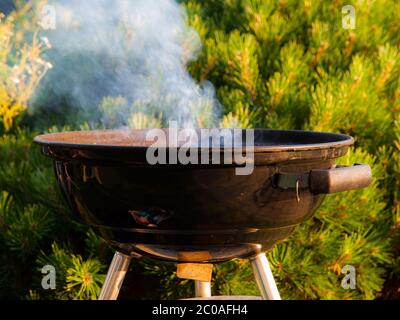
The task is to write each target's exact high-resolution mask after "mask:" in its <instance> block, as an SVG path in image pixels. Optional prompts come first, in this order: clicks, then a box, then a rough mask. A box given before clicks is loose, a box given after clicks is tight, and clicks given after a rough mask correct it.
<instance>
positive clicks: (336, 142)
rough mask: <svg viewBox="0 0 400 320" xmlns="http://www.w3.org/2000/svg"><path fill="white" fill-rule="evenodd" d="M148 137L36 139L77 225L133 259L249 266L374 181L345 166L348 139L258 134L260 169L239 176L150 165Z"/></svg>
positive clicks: (93, 134)
mask: <svg viewBox="0 0 400 320" xmlns="http://www.w3.org/2000/svg"><path fill="white" fill-rule="evenodd" d="M164 132H166V133H167V134H168V133H169V131H168V130H164ZM147 133H148V130H102V131H80V132H62V133H53V134H45V135H40V136H38V137H36V138H35V142H36V143H38V144H39V145H40V146H41V148H42V152H43V153H44V154H45V155H47V156H49V157H51V158H52V159H53V160H54V168H55V174H56V179H57V182H58V185H59V186H60V188H61V192H62V194H63V196H64V198H65V200H66V202H67V204H68V206H69V207H70V209H71V213H72V214H73V215H74V217H76V218H78V219H79V220H80V221H82V222H83V223H85V224H88V225H90V226H91V227H93V228H94V230H95V231H96V232H97V233H98V234H99V235H100V236H101V237H102V238H104V239H105V240H106V241H107V242H108V243H109V244H111V245H112V246H113V247H114V248H115V249H116V250H118V251H122V252H124V253H127V254H137V255H146V256H150V257H153V258H157V259H162V260H167V261H174V262H182V261H185V262H219V261H225V260H229V259H232V258H235V257H241V258H246V257H249V256H252V255H255V254H257V253H259V252H260V251H265V250H268V249H270V248H271V247H272V246H273V245H275V244H276V243H277V242H279V241H281V240H283V239H285V238H287V237H288V236H289V235H290V234H291V233H292V232H293V231H294V228H295V226H296V225H297V224H299V223H301V222H303V221H305V220H306V219H308V218H310V217H311V216H312V214H313V213H314V212H315V210H316V209H317V208H318V207H319V205H320V204H321V202H322V200H323V197H324V194H326V193H330V192H339V191H345V190H348V189H355V188H361V187H365V186H366V185H368V184H369V182H370V180H371V172H370V168H369V167H368V166H365V165H360V166H352V167H347V168H335V160H336V159H337V158H339V157H341V156H343V155H344V154H345V153H346V152H347V149H348V147H349V146H350V145H352V144H353V139H352V138H351V137H349V136H346V135H342V134H333V133H321V132H312V131H283V130H267V129H255V130H254V170H253V171H252V173H251V174H250V175H236V170H235V169H236V168H237V167H238V166H239V165H238V164H236V163H235V161H234V162H233V164H228V165H226V164H207V165H194V164H191V165H183V164H157V165H150V164H149V163H148V162H147V160H146V152H147V150H148V149H149V147H150V144H149V143H148V142H146V139H145V137H146V134H147ZM243 134H244V131H243ZM165 148H166V151H169V149H168V146H165ZM223 151H224V149H223V148H222V149H221V150H214V149H210V153H213V152H223Z"/></svg>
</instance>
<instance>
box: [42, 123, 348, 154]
mask: <svg viewBox="0 0 400 320" xmlns="http://www.w3.org/2000/svg"><path fill="white" fill-rule="evenodd" d="M216 129H219V128H216ZM133 130H138V131H141V129H133ZM144 130H147V129H143V130H142V131H144ZM254 130H255V131H258V132H261V131H262V132H271V133H283V134H294V135H295V134H302V135H307V134H309V135H312V136H318V135H320V136H321V137H325V138H327V137H330V138H332V139H334V138H336V139H337V140H336V141H330V142H320V143H299V144H292V145H269V146H268V145H264V146H263V145H255V146H254V149H253V150H254V153H255V154H257V153H280V152H297V151H312V150H325V149H337V148H345V147H349V146H351V145H353V144H354V139H353V138H352V137H351V136H349V135H345V134H341V133H333V132H320V131H311V130H274V129H254ZM118 131H121V129H116V130H114V129H111V130H86V131H65V132H57V133H47V134H41V135H38V136H36V137H35V138H34V142H35V143H36V144H39V145H41V146H49V147H58V148H60V147H61V148H63V149H74V150H88V151H89V150H90V151H109V150H113V151H118V150H122V151H130V152H139V153H141V152H146V151H147V150H148V149H150V148H151V147H149V146H138V145H118V144H89V143H78V142H76V143H74V142H65V141H56V140H55V139H54V140H50V139H49V138H52V137H57V136H65V135H69V134H71V135H73V134H80V133H82V132H84V133H85V134H86V133H92V134H95V133H96V132H97V133H105V132H118ZM159 149H161V150H163V149H164V150H165V149H167V150H168V149H169V148H168V147H160V148H159ZM207 149H208V150H209V151H210V153H212V152H216V150H219V151H220V152H221V153H222V152H224V151H226V150H232V149H233V150H235V149H234V148H224V147H220V148H218V149H215V148H207ZM198 150H199V152H201V150H203V148H198ZM240 150H242V151H243V152H244V151H248V150H251V148H247V147H244V148H241V149H240Z"/></svg>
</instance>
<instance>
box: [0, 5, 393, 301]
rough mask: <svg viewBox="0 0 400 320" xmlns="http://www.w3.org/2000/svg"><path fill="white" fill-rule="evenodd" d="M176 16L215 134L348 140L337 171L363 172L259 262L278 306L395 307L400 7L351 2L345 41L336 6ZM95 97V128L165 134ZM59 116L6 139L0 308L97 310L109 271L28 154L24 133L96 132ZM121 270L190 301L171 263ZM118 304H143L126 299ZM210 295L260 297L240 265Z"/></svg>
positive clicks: (150, 116) (31, 151) (134, 109)
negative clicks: (47, 304)
mask: <svg viewBox="0 0 400 320" xmlns="http://www.w3.org/2000/svg"><path fill="white" fill-rule="evenodd" d="M182 5H184V6H185V7H186V8H187V12H188V15H189V18H188V22H189V23H190V25H191V26H192V27H193V28H194V29H196V30H197V31H198V33H199V36H200V38H201V40H202V43H203V48H202V52H201V55H200V56H199V58H198V59H197V60H196V61H193V62H192V63H191V64H190V66H189V71H190V73H191V74H192V76H193V77H194V78H195V79H196V80H197V81H198V82H199V83H200V84H201V83H204V81H211V82H212V83H213V84H214V85H215V88H216V94H217V96H218V98H219V100H220V101H221V104H222V105H223V112H222V117H221V121H220V126H222V127H238V126H240V127H243V128H251V127H268V128H280V129H310V130H321V131H335V132H342V133H347V134H351V135H352V136H354V137H355V141H356V143H355V147H354V148H352V149H351V151H350V152H349V154H348V155H347V156H345V157H343V158H342V159H341V160H340V163H342V164H346V165H350V164H353V163H367V164H370V165H371V167H372V168H373V175H374V181H373V183H372V184H371V186H369V187H368V188H366V189H363V190H358V191H351V192H346V193H341V194H339V195H328V196H327V197H326V199H325V202H324V203H323V205H322V207H321V208H320V209H319V210H318V211H317V212H316V214H315V217H313V218H312V219H310V220H309V221H307V222H306V223H304V224H302V225H300V226H299V227H298V228H297V230H296V232H295V233H294V234H293V235H292V236H291V237H290V238H289V239H287V240H285V241H284V242H283V243H281V244H279V245H277V246H276V247H275V248H274V249H272V250H271V251H270V252H269V253H268V258H269V260H270V263H271V267H272V270H273V273H274V275H275V277H276V280H277V283H278V287H279V289H280V291H281V294H282V297H283V298H285V299H375V298H379V297H383V298H390V297H395V296H397V297H398V289H399V283H400V281H399V279H400V259H399V258H398V257H399V253H400V237H399V234H400V233H399V231H400V116H399V115H400V62H399V61H400V59H399V57H400V51H399V50H400V47H399V46H400V33H399V32H398V30H399V29H400V22H399V19H398V17H399V16H400V4H399V3H398V2H397V1H395V0H376V1H368V2H365V1H364V2H362V4H361V2H357V3H355V4H354V6H355V8H356V17H357V20H356V24H357V25H356V26H357V27H356V29H354V30H346V29H343V28H342V26H341V19H342V14H341V7H342V5H343V3H342V2H340V1H332V2H324V1H315V0H304V1H296V0H285V1H282V0H281V1H263V0H224V1H214V0H201V1H200V0H185V1H182ZM21 19H23V18H21ZM28 43H29V42H28ZM1 61H2V60H1V56H0V62H1ZM3 67H4V66H3ZM56 68H57V66H56V65H55V66H54V69H56ZM3 74H5V73H0V83H1V81H2V80H3V78H2V77H4V76H3ZM0 88H1V84H0ZM45 96H46V95H45ZM48 96H49V97H51V95H48ZM52 98H53V97H52ZM100 98H101V103H100V104H99V106H98V108H97V109H98V110H97V112H98V113H99V119H100V120H102V119H106V121H100V120H99V124H97V126H99V127H102V126H103V127H112V126H113V121H114V122H117V123H118V122H119V121H120V119H119V118H118V117H120V116H121V115H123V117H124V120H125V119H126V120H127V123H128V125H129V126H131V127H136V128H145V127H153V126H160V125H163V122H162V121H163V116H162V115H161V114H155V113H152V112H151V110H150V112H148V111H149V110H144V109H143V106H141V105H140V104H138V103H136V104H135V103H133V104H132V103H128V102H127V100H126V99H125V98H124V97H122V96H119V97H118V96H116V97H108V96H105V97H100ZM57 101H64V103H66V104H67V102H65V101H68V99H64V100H63V97H61V98H60V99H59V100H57ZM0 103H1V102H0ZM41 103H44V102H43V101H42V102H41ZM38 110H40V109H38ZM62 110H63V112H62V117H64V118H63V119H66V120H65V123H60V122H57V124H59V126H58V127H54V124H55V122H54V121H53V120H54V119H55V118H58V115H59V113H58V112H59V111H57V110H54V111H53V113H52V111H46V112H48V113H46V114H45V117H44V116H43V114H42V113H36V114H27V113H24V116H25V117H24V118H23V119H22V122H20V127H21V128H17V127H15V128H14V129H13V130H11V132H8V133H5V132H4V131H5V130H4V129H2V130H3V131H2V136H1V138H0V298H10V297H14V298H21V299H24V298H28V299H94V298H96V297H97V295H98V293H99V290H100V287H101V284H102V282H103V281H104V275H105V272H106V266H107V265H108V263H109V262H110V260H111V250H110V249H109V248H108V246H107V245H106V244H105V243H104V242H103V241H102V240H101V239H99V238H98V237H97V236H96V235H95V234H94V233H93V231H90V230H88V229H87V228H86V227H84V226H82V225H78V224H76V223H75V222H72V221H70V220H69V218H68V212H67V210H68V209H67V208H66V207H65V205H64V203H63V201H62V200H61V197H60V195H59V192H58V189H57V186H56V184H55V181H54V177H53V171H52V166H51V161H50V160H49V159H46V158H44V157H43V156H42V155H41V154H40V152H39V150H38V148H37V146H33V145H32V138H33V136H34V135H35V131H33V132H32V131H31V130H29V129H27V128H26V127H29V128H35V129H37V130H40V131H47V132H54V131H61V130H71V129H90V128H93V126H94V125H93V124H92V123H91V124H88V123H84V121H83V120H82V117H77V116H76V114H71V115H69V114H68V112H67V110H69V109H68V106H67V107H66V108H63V109H62ZM72 110H74V111H73V112H75V109H72ZM73 112H72V113H73ZM126 113H127V114H128V116H126ZM22 114H23V113H22ZM0 116H1V113H0ZM68 119H75V120H76V121H75V122H74V121H72V122H71V123H70V122H69V120H68ZM60 125H61V126H60ZM63 125H66V126H63ZM67 125H68V126H67ZM3 126H4V125H3ZM24 126H25V127H24ZM46 264H51V265H54V266H55V267H56V269H57V285H56V290H47V291H46V290H43V289H42V288H41V286H40V281H41V277H42V274H41V272H40V270H41V268H42V267H43V266H44V265H46ZM345 265H352V266H354V267H355V268H356V272H357V283H356V289H355V290H345V289H343V288H342V286H341V281H342V279H343V276H344V274H342V268H343V267H344V266H345ZM131 268H132V269H134V270H135V273H136V274H137V275H138V277H141V278H143V279H152V281H155V283H156V286H157V287H158V288H159V290H155V291H154V292H152V293H147V294H146V297H151V298H157V297H162V298H167V299H172V298H182V297H188V296H190V295H191V294H192V292H193V282H192V281H188V280H181V279H178V278H177V277H176V275H175V266H174V265H172V264H168V263H160V262H158V261H152V260H148V259H143V260H142V261H133V262H132V267H131ZM123 292H124V296H125V297H126V298H139V296H138V295H135V288H134V287H132V288H124V290H123ZM136 294H137V293H136ZM213 294H223V295H227V294H228V295H234V294H240V295H243V294H247V295H257V294H258V292H257V288H256V286H255V283H254V280H253V276H252V272H251V268H250V266H249V264H248V262H247V261H243V260H233V261H230V262H226V263H222V264H219V265H216V266H215V267H214V273H213Z"/></svg>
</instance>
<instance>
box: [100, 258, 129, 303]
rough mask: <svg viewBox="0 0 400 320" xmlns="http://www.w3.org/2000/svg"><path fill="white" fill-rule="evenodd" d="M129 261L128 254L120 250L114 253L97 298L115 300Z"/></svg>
mask: <svg viewBox="0 0 400 320" xmlns="http://www.w3.org/2000/svg"><path fill="white" fill-rule="evenodd" d="M130 261H131V257H130V256H127V255H125V254H122V253H120V252H116V253H115V254H114V257H113V259H112V262H111V264H110V267H109V269H108V272H107V276H106V281H105V282H104V284H103V287H102V288H101V292H100V296H99V300H117V298H118V294H119V290H120V289H121V286H122V282H123V281H124V278H125V274H126V272H127V271H128V268H129V263H130Z"/></svg>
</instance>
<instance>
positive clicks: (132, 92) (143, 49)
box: [48, 0, 219, 127]
mask: <svg viewBox="0 0 400 320" xmlns="http://www.w3.org/2000/svg"><path fill="white" fill-rule="evenodd" d="M49 5H54V6H55V9H56V10H55V12H56V14H57V19H56V22H57V24H56V29H55V30H51V31H49V33H48V37H49V39H50V42H51V43H52V46H53V48H54V50H56V52H57V54H53V55H50V62H51V63H52V64H53V65H54V68H55V69H58V77H57V81H52V82H51V83H50V84H48V86H49V85H50V87H51V90H52V92H55V93H60V92H61V93H63V90H64V91H68V92H67V93H68V95H69V96H70V97H71V98H72V100H73V101H75V103H76V104H78V105H79V106H81V107H82V108H86V107H87V106H89V105H90V104H93V103H94V101H93V100H94V98H93V97H97V98H101V97H103V96H106V95H114V96H117V95H121V96H123V97H125V98H126V99H127V101H129V104H130V105H131V106H132V105H133V106H137V109H138V110H139V111H140V112H143V113H151V114H157V115H160V116H162V118H163V120H164V122H165V123H168V122H169V121H170V120H172V121H177V122H178V123H179V126H181V127H198V126H202V122H201V121H199V119H203V120H204V119H205V122H207V123H210V121H211V122H212V121H213V119H216V118H217V116H218V109H219V104H218V101H217V100H216V98H215V92H214V88H213V86H212V85H211V84H210V83H203V84H202V85H201V86H200V85H198V84H197V83H196V82H195V81H194V80H193V79H192V77H191V76H190V75H189V73H188V71H187V65H188V63H189V62H190V61H193V60H194V59H196V58H197V56H198V54H199V53H200V52H201V41H200V39H199V36H198V35H197V33H196V32H195V31H194V30H193V29H191V28H190V27H189V26H188V24H187V16H186V12H185V10H184V8H183V7H182V6H180V5H179V4H178V3H176V1H175V0H113V1H109V0H107V1H106V0H84V1H83V0H64V1H63V0H58V1H56V0H53V1H51V0H50V1H49ZM71 57H73V59H71ZM79 57H82V60H80V59H79ZM80 61H85V63H82V65H80ZM60 70H61V71H60ZM89 74H90V75H93V74H94V75H95V77H94V79H95V80H93V77H92V76H89ZM88 82H94V83H91V85H90V86H89V88H94V89H91V90H88V86H87V83H88ZM121 110H123V109H121ZM121 110H119V111H118V112H121ZM122 112H128V111H122ZM127 116H128V115H124V114H122V116H121V117H120V118H119V119H121V120H120V121H119V122H118V123H117V124H116V125H115V126H124V125H126V123H125V122H124V119H126V117H127Z"/></svg>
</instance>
